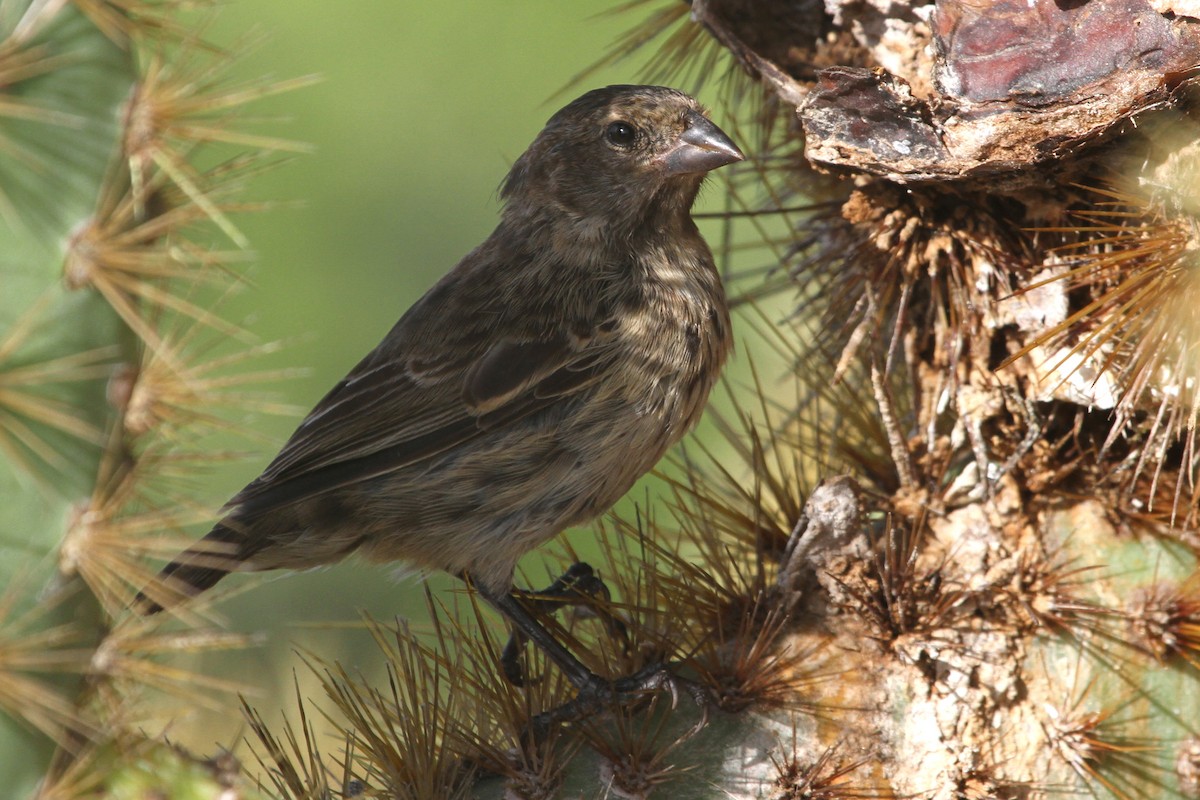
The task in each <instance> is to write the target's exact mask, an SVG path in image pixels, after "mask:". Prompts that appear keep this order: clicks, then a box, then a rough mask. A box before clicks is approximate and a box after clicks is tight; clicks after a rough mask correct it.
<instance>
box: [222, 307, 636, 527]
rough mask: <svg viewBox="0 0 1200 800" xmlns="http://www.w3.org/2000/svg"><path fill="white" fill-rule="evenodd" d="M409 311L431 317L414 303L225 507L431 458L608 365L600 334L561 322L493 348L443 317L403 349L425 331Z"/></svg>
mask: <svg viewBox="0 0 1200 800" xmlns="http://www.w3.org/2000/svg"><path fill="white" fill-rule="evenodd" d="M414 312H416V314H417V315H418V316H429V315H436V310H431V309H429V308H420V307H414V308H413V309H412V310H411V311H410V313H409V315H406V317H405V319H403V320H401V322H400V323H399V324H397V326H396V328H395V329H393V331H392V333H391V334H389V336H388V337H387V338H386V339H385V340H384V341H383V342H382V343H381V344H380V346H379V347H378V348H376V350H375V351H373V352H372V353H371V354H370V355H368V356H367V357H366V358H365V359H363V361H362V362H361V363H359V365H358V366H357V367H355V368H354V369H353V370H352V371H351V372H350V374H349V375H347V376H346V377H345V378H344V379H343V380H342V381H340V382H339V383H338V384H337V385H336V386H335V387H334V388H333V389H332V390H331V391H330V392H329V393H328V394H327V395H326V396H325V397H324V398H323V399H322V400H321V401H320V402H319V403H318V404H317V406H316V407H315V408H314V409H313V410H312V412H311V413H310V414H309V415H308V417H307V418H305V420H304V421H303V422H302V423H301V424H300V426H299V428H297V429H296V432H295V433H294V434H292V437H291V439H289V440H288V442H287V444H285V445H284V447H283V449H282V450H281V451H280V452H279V455H277V456H276V457H275V459H274V461H272V462H271V464H270V465H268V466H267V468H266V470H264V471H263V474H262V475H260V476H259V477H258V478H257V479H256V480H255V481H254V482H252V483H251V484H249V485H248V486H247V487H246V488H245V489H243V490H242V491H241V492H240V493H239V494H238V495H237V496H236V497H234V498H233V499H232V500H231V501H230V502H229V507H230V508H232V507H240V508H241V509H242V510H243V512H246V513H250V514H258V513H263V512H265V511H269V510H270V509H272V508H276V507H278V506H280V505H283V504H286V503H287V502H290V501H292V500H294V499H296V498H298V497H303V496H305V495H308V494H312V493H315V492H320V491H326V490H329V489H333V488H336V487H339V486H346V485H348V484H351V483H355V482H358V481H362V480H365V479H368V478H371V477H373V476H377V475H381V474H384V473H387V472H391V471H394V470H397V469H400V468H402V467H405V466H407V465H410V464H413V463H416V462H419V461H422V460H424V459H428V458H431V457H433V456H436V455H438V454H439V453H444V452H446V451H447V450H450V449H452V448H454V447H458V446H460V445H462V444H464V443H466V442H469V441H470V440H472V439H474V438H476V437H479V436H482V435H484V434H485V433H486V432H487V431H489V430H493V429H495V428H496V427H498V426H501V425H505V424H511V423H512V422H514V421H516V420H519V419H522V418H524V417H526V416H528V415H530V414H533V413H535V412H537V411H538V410H540V409H543V408H545V407H547V406H549V405H551V404H552V403H555V402H558V401H560V400H561V399H563V398H564V397H567V396H570V395H573V394H575V393H578V392H580V391H582V390H584V389H585V388H586V387H587V386H590V385H591V384H592V383H593V382H595V381H596V380H599V379H600V378H601V376H602V375H603V374H604V372H606V371H607V370H608V369H609V367H610V366H611V362H612V358H611V348H609V347H607V346H606V344H605V341H604V337H600V338H598V339H593V338H591V337H588V336H584V337H580V336H578V335H571V334H569V333H568V332H567V331H566V329H565V327H564V328H563V329H562V330H561V331H553V332H550V333H543V334H541V335H539V336H536V337H525V338H521V339H504V340H501V341H498V342H493V343H491V344H490V346H489V345H488V333H487V331H486V330H482V329H480V328H479V325H474V326H473V325H471V324H469V323H465V324H462V325H459V326H458V327H457V328H456V327H455V324H456V323H455V321H453V320H443V321H441V325H440V326H439V327H440V333H439V334H438V336H437V337H436V340H437V342H436V344H433V343H430V344H428V345H427V346H425V347H421V346H420V345H419V344H418V345H417V346H409V345H406V343H405V342H404V341H403V339H404V338H405V336H406V334H407V333H410V332H413V331H420V330H424V329H425V328H424V327H423V326H422V325H421V324H420V322H421V320H420V319H416V320H410V319H409V317H410V316H411V315H413V313H414ZM406 323H408V324H406ZM425 338H426V340H428V337H425ZM398 340H399V341H398ZM472 342H480V343H481V344H478V345H472V344H471V343H472Z"/></svg>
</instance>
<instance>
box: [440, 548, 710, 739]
mask: <svg viewBox="0 0 1200 800" xmlns="http://www.w3.org/2000/svg"><path fill="white" fill-rule="evenodd" d="M576 566H578V565H576ZM583 566H584V567H586V565H583ZM572 569H574V567H573V568H572ZM581 571H582V570H581ZM570 573H571V570H568V574H570ZM587 573H591V568H590V567H588V568H587ZM463 577H464V578H465V579H467V580H469V579H470V576H469V575H465V574H464V576H463ZM562 580H563V579H560V581H562ZM597 580H599V579H597ZM560 581H555V583H556V584H558V583H559V582H560ZM564 583H565V581H564ZM601 585H603V584H601ZM475 588H476V590H477V591H478V592H479V595H480V596H481V597H482V598H483V599H484V600H486V601H487V602H488V603H489V604H491V606H492V607H493V608H495V609H496V610H497V611H499V612H500V613H501V614H502V615H503V616H504V617H506V618H507V619H508V621H509V622H510V623H512V625H513V627H514V628H515V630H514V633H513V638H512V639H510V640H509V644H508V646H507V647H505V655H504V656H502V669H503V670H504V672H505V677H507V678H508V679H509V680H514V675H513V673H514V672H515V678H516V680H514V683H518V685H519V681H520V680H521V678H522V676H521V669H520V665H519V663H517V658H516V656H515V655H513V656H511V657H510V656H509V655H508V651H509V649H510V648H514V649H515V647H514V644H513V642H514V641H523V640H528V641H530V642H533V643H534V645H536V646H537V647H540V648H541V649H542V652H543V653H545V654H546V657H547V658H549V659H550V660H551V661H553V662H554V663H555V664H556V665H557V666H558V668H559V669H561V670H562V671H563V674H564V675H565V676H566V678H567V680H569V681H570V682H571V684H572V685H573V686H574V687H575V688H576V689H578V690H579V694H578V695H577V696H576V697H575V699H573V700H570V701H568V702H566V703H564V704H563V705H561V706H559V707H557V708H553V709H550V710H548V711H545V712H543V713H542V714H539V715H538V716H537V717H536V718H534V719H533V720H532V721H531V728H532V730H531V732H532V733H533V735H534V736H538V735H540V733H542V732H544V731H546V730H548V729H549V728H550V727H551V726H553V725H557V724H560V723H562V722H567V721H570V720H575V719H580V718H582V717H585V716H587V715H589V714H592V713H595V712H596V711H598V710H600V709H602V708H603V707H605V706H606V705H611V704H612V703H613V702H614V701H617V700H619V699H620V698H623V697H626V696H628V695H634V694H641V693H644V692H652V691H658V690H661V689H666V690H667V691H669V692H670V694H671V705H672V707H673V706H674V705H675V704H676V701H677V699H678V697H679V690H680V689H683V690H684V691H685V692H686V694H687V695H688V696H689V697H690V698H691V699H692V700H693V701H694V702H695V703H696V705H698V706H700V707H701V708H702V709H703V710H704V713H703V715H702V717H701V719H700V721H699V722H698V723H697V725H696V728H695V730H699V729H700V728H702V727H703V726H704V724H705V723H706V721H707V719H708V707H709V705H710V702H711V697H710V695H709V693H708V691H707V690H706V689H705V688H704V687H703V686H701V685H699V684H697V683H695V682H693V681H689V680H685V679H683V678H680V677H678V676H676V675H674V674H673V673H672V672H671V670H670V665H668V664H665V663H654V664H650V665H648V666H646V667H644V668H642V669H640V670H638V671H637V672H636V673H634V674H633V675H629V676H627V677H624V678H619V679H617V680H615V681H610V680H607V679H605V678H602V677H600V676H599V675H597V674H596V673H594V672H592V671H591V670H590V669H588V668H587V667H586V666H584V665H583V663H582V662H581V661H580V660H579V659H577V658H576V657H575V656H574V655H572V654H571V652H570V651H569V650H567V648H566V647H564V646H563V645H562V644H561V643H560V642H559V641H558V640H557V639H555V638H554V637H553V636H551V635H550V632H549V631H547V630H546V629H545V628H544V627H542V625H541V623H540V622H538V621H537V619H536V618H535V617H534V615H533V614H532V613H530V611H529V609H528V608H526V606H525V604H524V603H523V602H522V601H521V600H520V599H519V598H518V596H517V595H516V594H515V593H513V592H495V591H491V590H489V589H487V588H486V587H484V586H481V585H479V584H476V585H475ZM612 622H614V623H619V620H616V619H613V620H612ZM620 630H622V631H624V625H623V624H622V625H621V628H620Z"/></svg>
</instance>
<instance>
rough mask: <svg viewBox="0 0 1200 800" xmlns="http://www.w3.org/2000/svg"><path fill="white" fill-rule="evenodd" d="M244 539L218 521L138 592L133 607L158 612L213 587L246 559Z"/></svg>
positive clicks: (140, 610) (139, 610)
mask: <svg viewBox="0 0 1200 800" xmlns="http://www.w3.org/2000/svg"><path fill="white" fill-rule="evenodd" d="M244 541H245V539H244V537H243V536H242V535H241V534H239V533H238V532H237V531H234V530H232V529H230V528H228V527H226V526H225V525H224V524H218V525H217V526H216V527H214V528H213V529H212V530H211V531H210V532H209V533H208V535H207V536H205V537H204V538H203V539H201V540H200V541H198V542H196V543H195V544H194V545H192V546H191V547H189V548H188V549H187V550H184V551H183V552H182V553H180V554H179V555H178V556H177V557H176V558H175V560H174V561H172V562H171V563H170V564H167V565H166V566H165V567H163V569H162V572H160V573H158V577H157V578H155V580H154V583H153V584H151V585H150V586H147V587H146V588H145V589H143V590H142V591H140V592H138V594H137V597H135V598H134V601H133V608H134V609H135V610H137V611H138V613H140V614H143V615H147V616H148V615H150V614H157V613H158V612H160V611H162V610H164V609H165V608H168V607H170V606H173V605H175V604H177V603H181V602H183V601H184V600H186V599H187V598H189V597H194V596H195V595H198V594H200V593H201V592H203V591H205V590H206V589H210V588H212V587H213V586H214V585H215V584H216V583H217V581H219V580H221V578H224V577H225V576H226V575H228V574H229V573H230V572H231V571H233V570H234V569H236V568H237V565H238V563H239V562H241V561H243V560H244V558H245V554H243V552H242V550H243V549H244Z"/></svg>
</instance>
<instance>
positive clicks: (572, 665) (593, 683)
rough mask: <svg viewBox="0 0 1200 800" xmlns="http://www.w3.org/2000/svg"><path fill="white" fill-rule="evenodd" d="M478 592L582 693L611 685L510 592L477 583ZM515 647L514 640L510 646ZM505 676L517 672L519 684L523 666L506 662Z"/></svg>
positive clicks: (510, 678)
mask: <svg viewBox="0 0 1200 800" xmlns="http://www.w3.org/2000/svg"><path fill="white" fill-rule="evenodd" d="M464 577H466V576H464ZM475 589H476V590H477V591H478V592H479V596H480V597H482V598H483V599H484V600H486V601H487V602H488V603H490V604H491V606H492V608H494V609H496V610H497V611H499V612H500V613H501V614H502V615H503V616H504V617H506V618H507V619H508V621H509V622H511V623H512V625H513V627H514V628H515V629H516V631H517V632H519V633H520V635H521V636H524V637H525V638H526V639H528V640H529V641H531V642H533V643H534V644H535V645H537V646H538V647H540V648H541V649H542V652H543V653H545V654H546V657H547V658H549V659H550V660H551V661H553V662H554V663H555V664H557V665H558V668H559V669H561V670H562V671H563V674H564V675H566V676H567V680H569V681H570V682H571V684H572V685H573V686H574V687H575V688H576V689H579V690H580V691H581V692H582V691H585V690H592V691H595V690H596V689H597V688H599V687H601V686H607V685H608V681H606V680H604V679H603V678H601V677H600V676H599V675H597V674H596V673H594V672H592V671H591V670H590V669H588V668H587V667H585V666H584V665H583V662H581V661H580V660H579V659H577V658H576V657H575V656H573V655H572V654H571V651H570V650H568V649H567V648H565V647H563V646H562V644H560V643H559V641H558V640H557V639H555V638H554V637H553V636H551V635H550V632H549V631H547V630H546V629H545V628H543V627H542V624H541V623H540V622H538V621H537V619H536V618H535V617H534V616H533V614H531V613H530V612H529V609H527V608H526V607H525V606H524V605H523V604H522V603H521V601H520V600H518V599H517V597H516V596H515V595H514V594H513V593H512V592H508V591H501V592H496V591H492V590H490V589H488V588H487V587H485V586H483V585H481V584H475ZM509 644H510V645H511V641H510V643H509ZM507 652H508V648H507V647H506V648H505V653H506V655H507ZM503 669H504V672H505V677H507V678H508V679H509V680H512V679H513V675H512V674H510V671H511V670H513V669H515V670H516V673H517V676H516V677H517V679H518V680H517V682H518V683H519V681H520V678H521V675H520V673H521V670H520V666H519V665H515V666H510V665H509V664H508V662H507V660H506V661H504V663H503Z"/></svg>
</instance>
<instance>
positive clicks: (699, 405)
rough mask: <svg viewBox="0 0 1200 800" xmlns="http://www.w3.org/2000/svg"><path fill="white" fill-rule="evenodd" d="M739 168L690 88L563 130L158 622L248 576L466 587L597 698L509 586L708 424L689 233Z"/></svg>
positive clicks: (328, 399) (639, 93)
mask: <svg viewBox="0 0 1200 800" xmlns="http://www.w3.org/2000/svg"><path fill="white" fill-rule="evenodd" d="M741 158H742V154H741V152H740V151H739V150H738V149H737V147H736V146H735V145H734V144H733V142H731V141H730V140H729V138H728V137H727V136H726V135H725V134H724V133H723V132H722V131H721V130H720V129H719V128H717V126H715V125H714V124H713V123H712V122H710V121H709V120H708V119H707V117H706V115H705V112H704V110H703V109H702V108H701V106H700V105H699V104H697V102H696V101H695V100H693V99H692V98H691V97H689V96H687V95H686V94H683V93H681V92H678V91H676V90H674V89H668V88H664V87H659V86H609V87H607V88H604V89H597V90H594V91H591V92H588V93H587V94H585V95H583V96H582V97H580V98H579V99H577V100H575V101H574V102H572V103H571V104H570V105H568V106H566V107H565V108H563V109H562V110H561V111H559V112H558V113H557V114H555V115H554V116H553V117H551V118H550V120H549V122H547V124H546V127H545V128H544V129H543V130H542V132H541V133H540V134H539V135H538V137H537V138H536V139H535V140H534V142H533V144H532V145H531V146H530V147H529V149H528V150H527V151H526V152H525V153H524V154H523V155H522V156H521V157H520V158H519V159H517V162H516V163H515V164H514V165H513V167H512V170H511V171H510V172H509V174H508V177H507V178H506V179H505V181H504V183H503V186H502V187H501V191H500V196H501V198H502V199H503V201H504V209H503V213H502V218H501V221H500V224H499V226H498V227H497V228H496V230H495V231H494V232H493V233H492V235H491V236H490V237H489V238H488V239H487V241H485V242H484V243H483V244H482V245H480V246H479V247H478V248H476V249H475V250H474V251H473V252H471V253H470V254H468V255H467V256H466V258H464V259H463V260H462V261H461V262H459V264H458V265H457V266H456V267H455V268H454V269H453V270H451V271H450V272H449V273H448V274H447V275H446V276H445V277H443V278H442V279H441V280H440V281H439V282H438V283H437V284H436V285H435V286H434V287H433V288H432V289H430V290H429V292H428V293H426V294H425V296H424V297H422V298H421V299H420V300H419V301H417V303H416V304H415V305H414V306H413V307H412V308H411V309H409V310H408V312H407V313H405V314H404V316H403V317H401V318H400V321H399V322H397V323H396V325H395V327H393V328H392V330H391V332H390V333H388V334H387V336H386V337H384V339H383V341H382V342H380V344H379V345H378V346H377V347H376V348H375V349H374V350H373V351H371V353H369V354H368V355H367V357H366V358H364V359H363V360H362V361H361V362H360V363H359V364H358V366H356V367H355V368H354V369H353V370H351V372H350V374H349V375H347V376H346V377H345V378H344V379H343V380H342V381H341V382H340V383H338V384H337V385H336V386H335V387H334V388H333V389H332V391H330V392H329V393H328V394H327V395H326V396H325V397H324V398H323V399H322V400H321V402H319V403H318V404H317V406H316V408H314V409H313V411H312V413H310V414H309V415H308V417H307V418H305V420H304V421H303V422H302V423H301V424H300V426H299V428H297V429H296V432H295V433H294V434H292V437H291V438H290V439H289V440H288V442H287V444H285V445H284V447H283V449H282V450H281V451H280V453H279V455H277V456H276V457H275V460H274V461H272V462H271V463H270V464H269V465H268V466H267V468H266V470H264V471H263V473H262V474H261V475H260V476H259V477H257V478H256V479H255V480H254V481H252V482H251V483H250V484H249V485H248V486H246V488H244V489H242V491H241V492H239V493H238V494H237V496H236V497H234V498H233V499H232V500H230V502H229V504H228V505H227V506H226V508H225V516H224V517H223V519H222V520H221V521H220V522H219V523H218V524H217V525H216V526H215V527H214V528H213V529H212V531H211V532H210V533H209V534H208V535H207V536H205V537H204V539H202V540H201V541H200V542H198V543H197V544H196V545H194V546H193V547H191V548H189V549H188V550H187V551H185V552H184V553H182V554H181V555H180V556H179V557H178V558H177V559H176V560H175V561H173V562H171V563H170V564H168V565H167V566H166V568H165V569H163V571H162V575H161V579H162V580H160V582H159V583H156V584H154V585H152V586H150V587H148V588H147V590H146V594H147V595H149V597H141V598H140V600H141V605H142V609H143V610H144V611H146V612H147V613H153V612H155V611H159V610H161V608H162V604H164V603H167V604H169V603H170V602H172V601H173V600H174V599H177V598H179V597H181V596H185V595H190V594H195V593H198V592H200V591H203V590H204V589H207V588H208V587H210V586H212V585H213V584H214V583H216V582H217V581H218V580H220V579H221V577H223V576H224V575H225V574H227V573H228V572H230V571H233V570H267V569H279V568H292V569H303V568H308V567H313V566H317V565H321V564H329V563H331V562H335V561H339V560H341V559H342V558H344V557H345V556H347V555H349V554H350V553H353V552H358V553H361V554H362V555H364V556H366V557H367V558H368V559H371V560H377V561H405V562H409V563H411V564H414V565H416V566H419V567H422V568H436V569H441V570H445V571H447V572H450V573H453V574H456V575H461V576H464V577H469V578H470V579H471V580H473V581H474V583H475V585H476V586H477V587H478V589H479V591H480V593H481V594H482V595H483V597H484V598H486V599H487V600H488V601H489V602H491V603H492V604H493V605H495V606H496V607H497V608H499V609H500V610H501V611H502V612H503V613H505V614H506V615H507V616H508V617H509V618H510V619H511V620H512V621H513V623H514V624H515V625H516V626H517V627H518V629H519V630H521V631H522V632H523V633H524V634H525V635H528V636H529V637H530V638H532V639H534V641H535V642H536V643H537V644H539V645H541V646H542V647H543V648H545V649H547V652H548V654H549V655H550V656H551V657H552V658H553V659H554V660H555V661H556V662H558V663H559V665H560V666H562V667H563V668H564V669H565V670H566V671H567V674H568V677H570V678H571V679H572V680H573V681H574V682H575V683H576V685H578V686H580V687H581V688H582V687H583V686H584V684H587V683H589V682H594V681H595V680H598V679H596V678H595V676H593V675H591V673H590V672H588V671H587V670H586V669H585V668H584V667H583V666H582V665H581V664H579V662H578V661H576V660H575V659H574V658H573V657H572V656H571V655H570V654H569V653H568V652H567V651H566V650H565V649H564V648H562V647H561V645H558V644H557V643H556V642H554V640H553V639H550V637H549V635H548V634H546V632H545V631H544V630H542V629H541V627H540V626H539V625H538V623H537V622H536V620H534V618H533V617H532V616H531V615H530V614H529V613H528V611H527V610H526V609H525V608H524V607H523V606H522V605H521V604H520V603H518V602H516V600H515V599H514V598H513V597H512V595H511V592H512V579H513V571H514V569H515V567H516V564H517V561H518V560H519V559H520V558H521V556H523V555H524V554H525V553H526V552H528V551H529V550H530V549H531V548H534V547H536V546H537V545H539V544H541V543H542V542H545V541H546V540H548V539H550V538H551V537H553V536H554V535H555V534H557V533H559V532H560V531H561V530H563V529H564V528H566V527H568V526H571V525H576V524H579V523H582V522H585V521H587V520H590V519H592V518H593V517H595V516H597V515H599V514H601V513H603V512H604V511H606V510H607V509H608V508H609V507H610V506H611V505H612V504H613V503H615V502H616V501H617V500H618V499H619V498H620V497H621V496H622V495H623V494H624V493H625V492H626V491H627V490H628V489H629V487H630V486H631V485H632V484H633V483H634V481H636V480H637V479H638V477H640V476H641V475H642V474H644V473H645V472H647V471H648V470H650V469H651V468H652V467H653V466H654V464H655V463H656V462H657V461H658V460H659V458H660V457H661V456H662V455H663V453H664V451H666V450H667V448H668V447H670V446H671V445H672V444H674V443H675V442H676V441H678V440H679V438H680V437H681V436H683V434H684V433H685V432H686V431H687V430H688V429H689V428H691V427H692V425H693V424H694V423H695V422H696V420H697V419H698V418H699V416H700V413H701V411H702V409H703V407H704V404H705V401H706V399H707V398H708V394H709V390H710V389H711V388H712V386H713V383H714V382H715V381H716V379H717V376H718V374H719V373H720V371H721V367H722V365H723V364H724V362H725V359H726V356H727V354H728V353H729V351H730V347H731V343H732V340H731V336H730V321H729V311H728V308H727V306H726V301H725V295H724V291H723V290H722V287H721V281H720V279H719V277H718V275H717V272H716V269H715V268H714V265H713V258H712V254H711V252H710V251H709V249H708V246H707V245H706V244H705V243H704V240H703V239H702V238H701V236H700V233H699V231H698V230H697V229H696V225H695V224H694V223H693V221H692V219H691V216H690V213H689V212H690V209H691V206H692V203H693V201H694V200H695V198H696V194H697V192H698V191H699V189H700V184H701V182H702V181H703V179H704V175H705V173H707V172H708V171H709V170H712V169H715V168H717V167H720V166H722V165H725V164H729V163H732V162H735V161H739V160H741ZM531 626H532V627H531ZM535 629H536V630H535ZM546 639H550V640H549V642H547V641H546Z"/></svg>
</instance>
